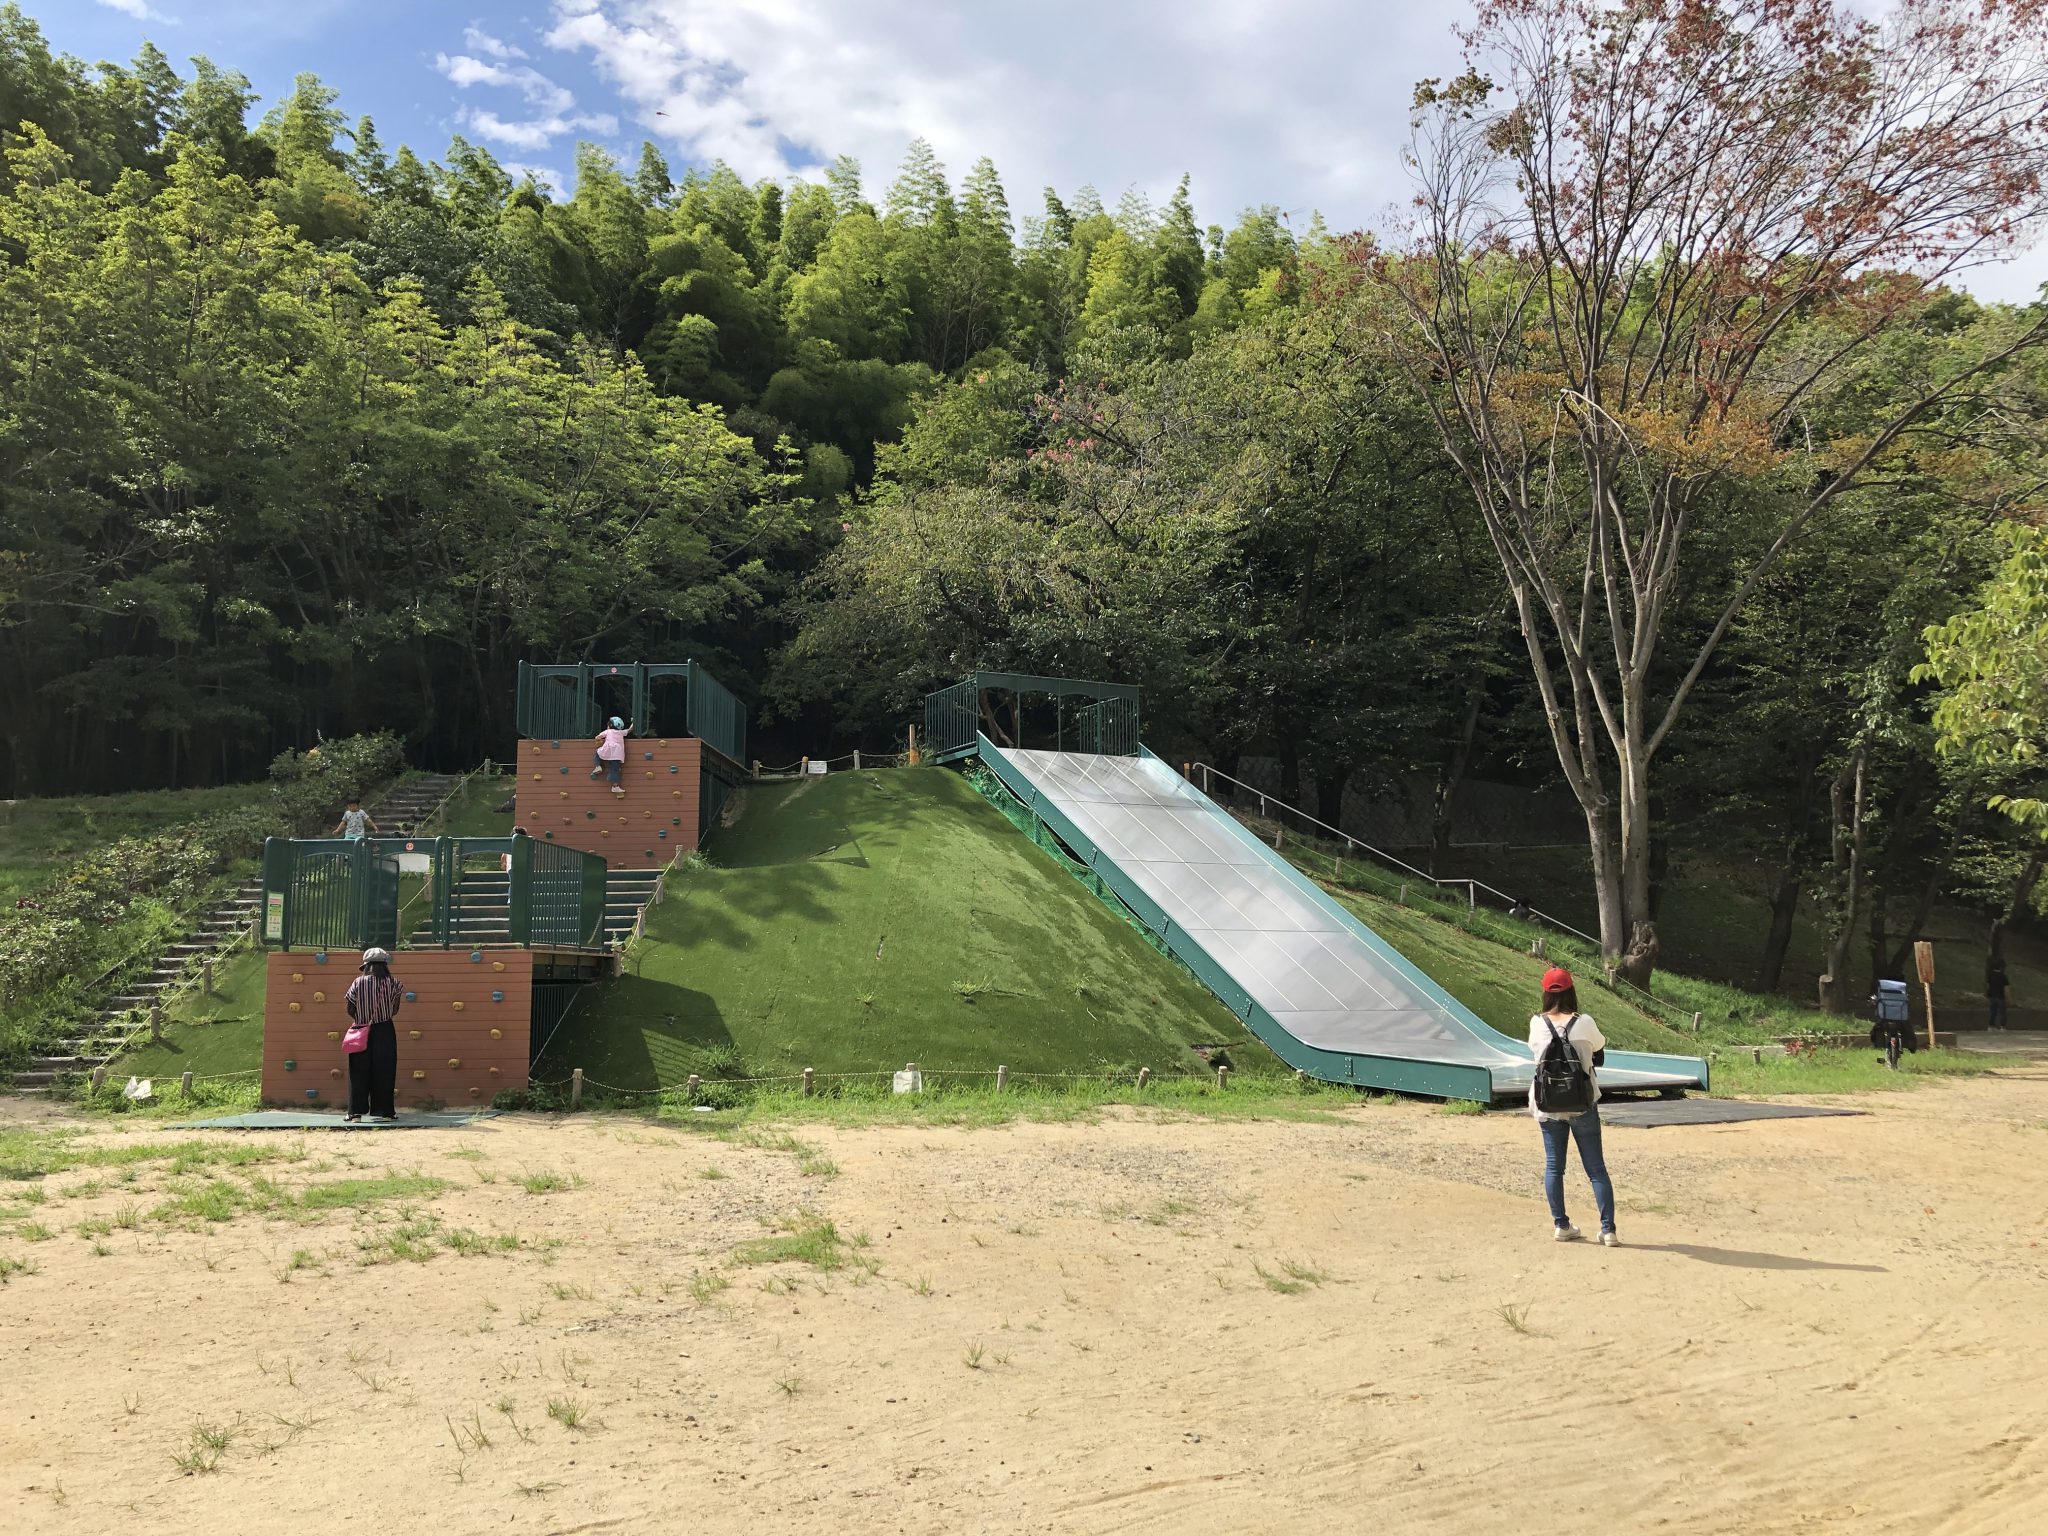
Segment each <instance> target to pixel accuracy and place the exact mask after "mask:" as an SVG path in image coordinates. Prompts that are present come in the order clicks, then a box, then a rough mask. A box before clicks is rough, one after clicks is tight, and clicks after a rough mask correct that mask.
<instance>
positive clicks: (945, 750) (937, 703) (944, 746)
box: [924, 677, 981, 758]
mask: <svg viewBox="0 0 2048 1536" xmlns="http://www.w3.org/2000/svg"><path fill="white" fill-rule="evenodd" d="M978 692H979V690H978V689H977V688H976V687H975V684H974V679H973V678H971V677H970V678H968V679H967V680H966V681H964V682H958V683H955V684H953V686H952V687H950V688H941V689H939V690H938V692H936V693H928V694H926V695H925V696H924V745H925V750H926V751H927V752H929V753H931V754H932V756H934V757H936V758H945V757H948V756H950V755H953V754H956V753H962V752H971V751H973V750H974V743H975V741H976V740H977V739H978V738H979V737H980V735H981V720H980V718H979V716H978V715H977V713H976V708H975V701H976V696H977V694H978Z"/></svg>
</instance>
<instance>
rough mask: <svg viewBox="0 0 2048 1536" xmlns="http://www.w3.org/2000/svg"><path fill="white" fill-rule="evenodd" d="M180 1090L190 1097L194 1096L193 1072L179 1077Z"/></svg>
mask: <svg viewBox="0 0 2048 1536" xmlns="http://www.w3.org/2000/svg"><path fill="white" fill-rule="evenodd" d="M178 1092H179V1093H181V1094H183V1095H184V1096H185V1097H186V1098H188V1099H189V1098H191V1097H192V1074H191V1073H190V1072H187V1073H186V1074H185V1075H184V1076H183V1077H181V1078H179V1079H178Z"/></svg>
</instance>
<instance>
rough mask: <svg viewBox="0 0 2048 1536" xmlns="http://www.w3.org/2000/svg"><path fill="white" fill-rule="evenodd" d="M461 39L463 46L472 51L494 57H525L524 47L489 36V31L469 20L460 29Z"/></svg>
mask: <svg viewBox="0 0 2048 1536" xmlns="http://www.w3.org/2000/svg"><path fill="white" fill-rule="evenodd" d="M462 41H463V44H464V46H466V47H468V48H469V49H471V50H472V51H473V52H476V53H482V54H488V55H489V56H490V57H491V58H494V59H523V58H525V57H526V50H525V49H524V48H515V47H513V46H512V45H511V44H510V43H508V42H506V41H505V40H504V39H503V38H498V37H493V36H491V34H490V33H488V32H486V31H485V30H484V29H483V28H482V27H480V26H478V25H477V24H476V23H475V22H471V23H470V24H469V25H468V26H467V27H464V28H463V29H462Z"/></svg>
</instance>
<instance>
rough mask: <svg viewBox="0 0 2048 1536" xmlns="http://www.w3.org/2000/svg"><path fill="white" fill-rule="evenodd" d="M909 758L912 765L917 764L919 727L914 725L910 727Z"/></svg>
mask: <svg viewBox="0 0 2048 1536" xmlns="http://www.w3.org/2000/svg"><path fill="white" fill-rule="evenodd" d="M907 760H908V761H909V764H910V766H911V767H913V768H915V767H916V766H917V727H916V726H914V725H913V726H912V727H911V728H910V751H909V753H908V754H907Z"/></svg>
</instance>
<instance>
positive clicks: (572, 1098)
mask: <svg viewBox="0 0 2048 1536" xmlns="http://www.w3.org/2000/svg"><path fill="white" fill-rule="evenodd" d="M582 1107H583V1069H582V1068H581V1067H578V1068H577V1069H576V1070H575V1071H573V1072H571V1073H570V1074H569V1108H571V1109H572V1110H573V1109H581V1108H582Z"/></svg>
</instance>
